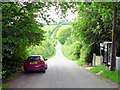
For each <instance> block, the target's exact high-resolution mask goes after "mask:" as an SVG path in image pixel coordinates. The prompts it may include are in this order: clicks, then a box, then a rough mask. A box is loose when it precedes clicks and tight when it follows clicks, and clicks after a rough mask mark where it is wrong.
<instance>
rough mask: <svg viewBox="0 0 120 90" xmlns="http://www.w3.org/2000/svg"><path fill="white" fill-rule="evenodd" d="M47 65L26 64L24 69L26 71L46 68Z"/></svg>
mask: <svg viewBox="0 0 120 90" xmlns="http://www.w3.org/2000/svg"><path fill="white" fill-rule="evenodd" d="M44 69H45V65H39V66H25V67H24V70H25V71H33V70H44Z"/></svg>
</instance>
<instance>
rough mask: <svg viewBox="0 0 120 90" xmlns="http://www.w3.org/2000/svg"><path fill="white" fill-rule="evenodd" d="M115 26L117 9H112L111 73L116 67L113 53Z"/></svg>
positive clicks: (114, 47) (114, 52) (114, 53)
mask: <svg viewBox="0 0 120 90" xmlns="http://www.w3.org/2000/svg"><path fill="white" fill-rule="evenodd" d="M116 26H117V7H115V9H114V18H113V32H112V56H111V71H115V67H116V51H115V49H116V46H115V35H116Z"/></svg>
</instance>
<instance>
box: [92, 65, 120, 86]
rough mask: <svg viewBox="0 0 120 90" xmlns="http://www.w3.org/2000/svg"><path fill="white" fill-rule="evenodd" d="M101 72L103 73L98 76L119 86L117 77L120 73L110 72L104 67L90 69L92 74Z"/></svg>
mask: <svg viewBox="0 0 120 90" xmlns="http://www.w3.org/2000/svg"><path fill="white" fill-rule="evenodd" d="M101 70H102V71H103V72H102V73H101V74H100V76H102V77H104V78H107V79H109V80H111V81H113V82H115V83H117V84H119V85H120V81H119V77H118V76H119V75H120V71H110V70H109V69H108V68H106V66H104V65H100V66H96V67H94V68H91V69H90V71H91V72H93V73H98V72H100V71H101Z"/></svg>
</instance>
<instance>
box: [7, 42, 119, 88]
mask: <svg viewBox="0 0 120 90" xmlns="http://www.w3.org/2000/svg"><path fill="white" fill-rule="evenodd" d="M56 50H57V52H56V56H55V57H53V58H51V59H49V60H48V61H47V63H48V69H47V71H46V73H45V74H44V73H42V72H30V73H27V74H24V73H20V75H18V76H17V77H16V78H15V79H14V80H13V81H10V83H11V85H10V86H9V87H8V88H118V86H117V85H116V84H113V83H112V82H109V81H107V80H105V79H103V78H101V77H98V76H96V75H94V74H92V73H90V72H88V71H86V70H84V69H83V68H82V67H80V66H78V65H77V64H76V62H75V61H70V60H69V59H67V58H65V57H64V56H63V55H62V52H61V45H60V43H59V42H58V44H57V46H56Z"/></svg>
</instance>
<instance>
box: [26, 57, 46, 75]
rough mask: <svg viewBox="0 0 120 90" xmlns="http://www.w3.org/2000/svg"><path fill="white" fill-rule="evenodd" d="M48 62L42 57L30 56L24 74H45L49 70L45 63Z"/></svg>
mask: <svg viewBox="0 0 120 90" xmlns="http://www.w3.org/2000/svg"><path fill="white" fill-rule="evenodd" d="M46 60H47V59H45V58H44V57H43V56H41V55H33V56H29V57H28V58H27V60H26V61H25V64H24V72H27V71H36V70H39V71H43V73H45V72H46V69H47V63H46V62H45V61H46Z"/></svg>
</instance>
